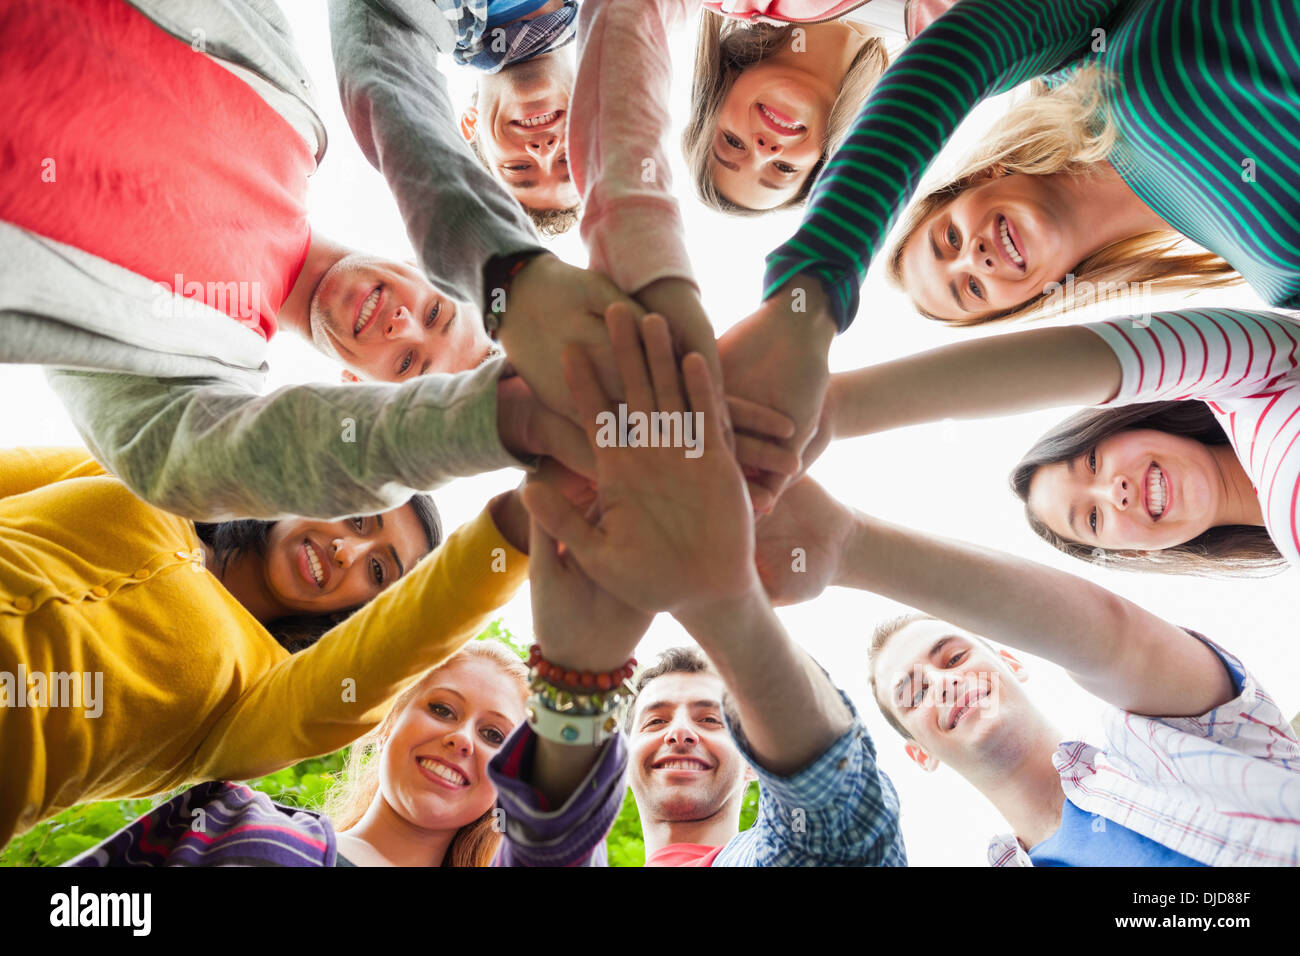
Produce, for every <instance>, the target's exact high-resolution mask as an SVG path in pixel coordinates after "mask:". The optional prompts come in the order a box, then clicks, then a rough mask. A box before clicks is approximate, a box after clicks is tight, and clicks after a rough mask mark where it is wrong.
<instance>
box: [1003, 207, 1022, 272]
mask: <svg viewBox="0 0 1300 956" xmlns="http://www.w3.org/2000/svg"><path fill="white" fill-rule="evenodd" d="M998 233H999V235H1000V236H1001V239H1002V248H1003V249H1005V250H1006V252H1007V256H1008V257H1010V259H1011V261H1012V262H1014V263H1015V264H1016V265H1018V266H1019V267H1020V268H1022V269H1023V268H1024V267H1025V257H1024V256H1022V255H1021V254H1020V250H1018V249H1017V248H1016V244H1015V243H1014V242H1012V241H1011V227H1010V226H1008V225H1007V220H1006V217H1005V216H999V217H998Z"/></svg>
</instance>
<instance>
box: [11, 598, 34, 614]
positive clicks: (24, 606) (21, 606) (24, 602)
mask: <svg viewBox="0 0 1300 956" xmlns="http://www.w3.org/2000/svg"><path fill="white" fill-rule="evenodd" d="M14 607H16V608H18V610H20V611H30V610H31V609H32V599H31V598H29V597H20V598H14Z"/></svg>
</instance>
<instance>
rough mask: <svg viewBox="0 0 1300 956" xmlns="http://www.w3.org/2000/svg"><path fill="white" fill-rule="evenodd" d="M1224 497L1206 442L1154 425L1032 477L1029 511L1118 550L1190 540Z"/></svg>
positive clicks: (1073, 537)
mask: <svg viewBox="0 0 1300 956" xmlns="http://www.w3.org/2000/svg"><path fill="white" fill-rule="evenodd" d="M1222 497H1223V483H1222V479H1221V477H1220V475H1219V469H1218V465H1217V463H1216V460H1215V458H1214V456H1213V454H1212V453H1211V452H1210V448H1209V446H1208V445H1205V444H1203V443H1201V442H1199V441H1196V440H1195V439H1191V438H1182V437H1180V436H1177V435H1170V434H1169V433H1167V432H1162V431H1154V430H1151V429H1132V430H1129V431H1123V432H1118V433H1117V434H1114V435H1111V436H1110V437H1109V438H1106V439H1104V440H1103V441H1101V442H1098V443H1097V445H1096V446H1095V447H1093V448H1091V449H1088V450H1086V451H1085V452H1084V453H1083V454H1081V455H1079V456H1078V457H1077V458H1073V459H1071V460H1069V461H1065V462H1057V463H1055V464H1051V465H1044V466H1042V467H1041V468H1039V469H1038V471H1037V472H1036V473H1035V474H1034V477H1033V478H1032V479H1031V480H1030V482H1029V510H1030V511H1031V512H1032V513H1033V514H1034V515H1036V516H1037V517H1038V518H1039V519H1040V520H1041V521H1042V522H1043V523H1044V524H1046V525H1047V527H1048V528H1050V529H1051V530H1052V531H1053V532H1054V533H1055V534H1057V535H1059V536H1060V537H1062V538H1064V539H1066V540H1067V541H1075V542H1078V543H1080V544H1082V545H1084V546H1086V547H1097V548H1103V549H1105V550H1115V551H1122V550H1137V551H1159V550H1163V549H1164V548H1172V547H1174V546H1176V545H1180V544H1185V543H1186V542H1188V541H1191V540H1192V539H1193V538H1195V537H1197V536H1199V535H1201V534H1203V533H1204V532H1205V531H1207V530H1209V529H1210V528H1211V527H1213V516H1214V515H1215V514H1217V513H1218V512H1219V509H1220V506H1221V505H1222Z"/></svg>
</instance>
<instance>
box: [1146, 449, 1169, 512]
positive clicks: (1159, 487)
mask: <svg viewBox="0 0 1300 956" xmlns="http://www.w3.org/2000/svg"><path fill="white" fill-rule="evenodd" d="M1168 505H1169V485H1168V483H1167V482H1166V481H1165V473H1164V471H1163V470H1162V469H1161V468H1160V466H1159V465H1157V464H1156V463H1155V462H1154V461H1153V462H1152V463H1151V467H1150V468H1149V469H1148V470H1147V511H1148V512H1150V513H1151V517H1152V518H1155V519H1157V520H1158V519H1159V518H1160V516H1161V515H1163V514H1164V513H1165V508H1166V507H1168Z"/></svg>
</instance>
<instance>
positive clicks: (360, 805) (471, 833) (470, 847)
mask: <svg viewBox="0 0 1300 956" xmlns="http://www.w3.org/2000/svg"><path fill="white" fill-rule="evenodd" d="M470 659H478V660H486V661H490V662H492V663H493V664H496V665H497V666H498V667H499V668H500V669H501V672H502V673H503V674H505V675H506V676H507V677H509V678H511V679H512V680H513V681H514V683H515V686H516V689H517V690H518V691H519V699H520V700H521V701H522V700H524V699H525V698H526V697H527V696H528V668H527V667H526V666H525V665H524V662H523V661H521V660H520V659H519V658H518V657H516V656H515V654H514V652H513V651H511V650H510V649H509V648H507V647H506V646H505V645H504V644H502V643H501V642H500V641H494V640H482V641H470V642H469V643H468V644H466V645H465V646H464V647H462V648H461V649H460V650H459V651H457V652H456V653H455V654H453V655H452V656H451V657H449V658H447V660H445V661H443V662H442V663H441V664H439V665H438V666H437V667H435V668H433V669H432V670H429V671H426V672H425V673H424V674H422V675H421V676H420V678H419V679H418V680H416V681H414V682H413V683H412V684H411V686H410V687H408V688H407V689H406V690H404V691H402V693H401V694H400V695H398V697H397V699H396V700H395V701H393V706H392V707H391V708H389V711H388V713H387V715H386V716H385V717H384V719H383V720H382V721H380V723H379V726H378V727H376V728H375V729H374V730H372V731H371V732H370V733H368V734H366V735H365V736H364V737H362V738H361V739H360V740H357V741H356V742H354V743H353V744H352V749H351V750H349V751H348V758H347V763H346V764H345V765H344V767H343V774H342V776H340V778H339V780H338V782H337V783H336V784H335V785H334V788H333V789H332V790H331V791H330V792H329V794H328V795H327V796H326V798H325V806H324V807H323V812H324V814H325V816H327V817H329V819H330V822H331V823H332V824H333V825H334V829H335V830H336V831H339V832H342V831H344V830H347V829H350V828H351V827H353V826H355V825H356V824H357V823H358V822H359V821H360V820H361V818H362V817H363V816H365V813H366V810H367V808H369V806H370V804H371V802H372V801H373V800H374V799H375V796H376V795H377V794H378V793H379V760H378V759H376V758H377V757H378V755H379V752H380V751H381V750H382V749H383V743H382V742H383V740H384V739H385V738H386V737H387V736H388V735H389V733H391V732H392V729H393V727H394V725H395V724H396V723H397V721H398V718H399V717H400V716H401V714H402V711H403V710H405V709H406V707H407V705H408V704H410V703H411V701H412V700H414V699H415V698H416V696H417V695H418V694H419V691H420V688H421V687H423V686H424V683H425V681H426V680H428V678H429V677H431V676H433V675H434V674H436V673H438V672H439V671H441V670H445V669H446V668H448V667H451V666H452V665H453V664H458V663H460V662H461V661H465V660H470ZM492 809H493V808H488V810H487V812H485V813H484V814H483V815H482V816H480V817H479V818H478V819H477V820H475V821H474V822H473V823H467V824H466V825H465V826H463V827H461V828H460V829H459V830H457V831H456V835H455V836H454V837H453V838H452V841H451V845H450V846H449V847H447V854H446V856H445V857H443V861H442V865H443V866H489V865H491V863H492V857H493V856H494V855H495V854H496V851H497V846H498V844H499V843H500V842H501V834H500V833H498V832H497V831H496V830H495V829H493V826H492V823H493V815H492Z"/></svg>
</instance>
